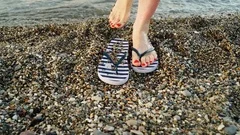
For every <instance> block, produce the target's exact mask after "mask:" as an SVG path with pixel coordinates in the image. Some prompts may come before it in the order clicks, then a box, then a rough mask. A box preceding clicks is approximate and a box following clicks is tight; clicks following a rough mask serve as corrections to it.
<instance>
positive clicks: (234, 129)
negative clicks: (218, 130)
mask: <svg viewBox="0 0 240 135" xmlns="http://www.w3.org/2000/svg"><path fill="white" fill-rule="evenodd" d="M224 132H225V133H226V134H228V135H235V134H236V132H237V127H236V126H234V125H230V126H228V127H225V128H224Z"/></svg>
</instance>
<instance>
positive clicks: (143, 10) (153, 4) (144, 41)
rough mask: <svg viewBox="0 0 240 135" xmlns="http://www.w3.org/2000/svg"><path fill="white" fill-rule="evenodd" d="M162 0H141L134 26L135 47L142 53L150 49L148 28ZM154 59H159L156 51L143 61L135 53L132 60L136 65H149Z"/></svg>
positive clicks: (143, 58)
mask: <svg viewBox="0 0 240 135" xmlns="http://www.w3.org/2000/svg"><path fill="white" fill-rule="evenodd" d="M159 1H160V0H139V3H138V12H137V17H136V20H135V22H134V26H133V37H132V39H133V47H134V48H136V49H137V50H138V51H139V52H140V53H143V52H144V51H146V50H148V49H150V48H151V47H152V45H151V43H150V42H149V41H148V37H147V34H148V29H149V24H150V19H151V17H152V16H153V14H154V12H155V10H156V8H157V6H158V4H159ZM154 59H157V54H156V52H155V51H153V52H152V53H149V54H147V55H146V56H144V57H142V59H141V62H140V60H139V57H138V56H137V55H136V54H135V53H133V56H132V60H133V65H135V66H140V65H142V66H147V65H150V64H151V63H152V62H153V61H154Z"/></svg>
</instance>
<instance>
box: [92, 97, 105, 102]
mask: <svg viewBox="0 0 240 135" xmlns="http://www.w3.org/2000/svg"><path fill="white" fill-rule="evenodd" d="M91 99H92V100H95V101H102V98H101V97H99V96H92V98H91Z"/></svg>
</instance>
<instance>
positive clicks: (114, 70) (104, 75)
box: [98, 38, 158, 85]
mask: <svg viewBox="0 0 240 135" xmlns="http://www.w3.org/2000/svg"><path fill="white" fill-rule="evenodd" d="M128 49H129V43H128V41H126V40H124V39H122V38H114V39H112V40H111V41H110V43H109V44H108V46H107V49H106V51H104V52H103V57H102V59H101V60H100V62H99V65H98V77H99V78H100V79H101V80H102V81H103V82H105V83H108V84H111V85H122V84H124V83H126V82H127V80H128V78H129V64H128ZM132 50H133V51H134V52H135V53H136V54H137V55H138V56H139V59H141V57H143V56H144V55H146V54H148V53H150V52H152V51H154V48H151V49H149V50H147V51H145V52H144V53H142V54H140V53H139V52H138V51H137V50H136V49H135V48H133V49H132ZM131 67H132V69H133V70H134V71H135V72H138V73H149V72H152V71H154V70H156V69H157V67H158V61H157V60H156V61H154V62H153V63H151V64H150V65H149V66H147V67H141V66H139V67H137V66H134V65H132V64H131Z"/></svg>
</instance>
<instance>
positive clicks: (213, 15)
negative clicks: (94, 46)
mask: <svg viewBox="0 0 240 135" xmlns="http://www.w3.org/2000/svg"><path fill="white" fill-rule="evenodd" d="M179 14H180V13H179ZM239 15H240V12H228V13H215V12H213V13H211V14H210V13H209V14H201V15H197V14H189V15H183V16H181V15H175V16H173V15H164V14H158V15H155V16H154V18H153V19H155V20H168V19H184V18H196V17H202V18H205V19H210V18H211V19H220V18H227V17H231V16H239ZM104 18H108V15H104V16H103V17H101V16H94V17H88V18H85V19H83V18H81V19H70V18H69V19H62V20H54V21H53V20H50V19H49V20H45V21H37V20H38V19H37V20H26V21H25V23H23V24H19V23H22V22H16V23H12V24H8V25H3V24H1V23H0V27H17V26H21V27H33V26H36V25H49V24H55V25H63V24H77V23H82V22H86V21H88V20H95V19H104ZM134 19H135V16H131V17H130V18H129V20H128V22H130V23H133V22H134ZM28 21H30V22H31V23H29V22H28ZM26 22H28V23H26Z"/></svg>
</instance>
